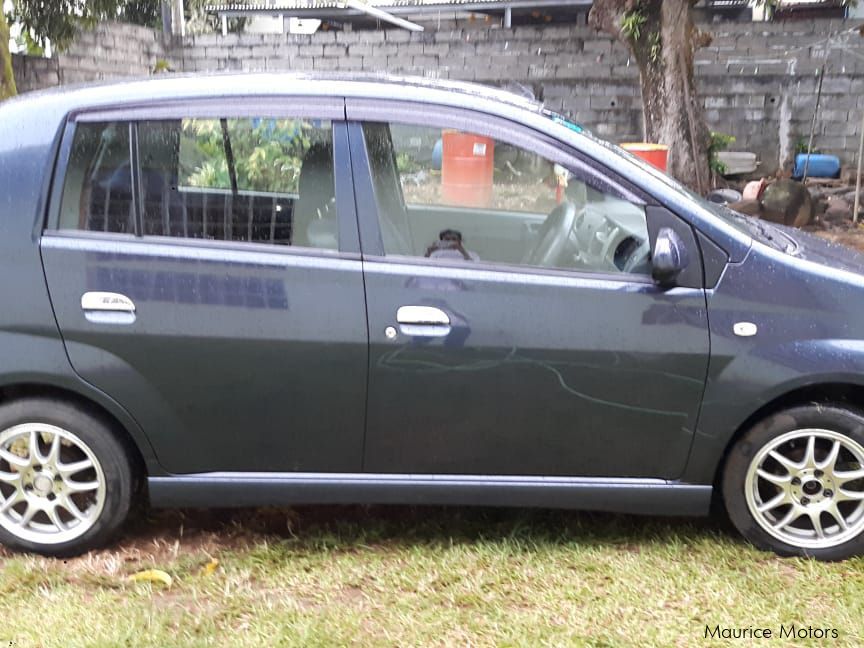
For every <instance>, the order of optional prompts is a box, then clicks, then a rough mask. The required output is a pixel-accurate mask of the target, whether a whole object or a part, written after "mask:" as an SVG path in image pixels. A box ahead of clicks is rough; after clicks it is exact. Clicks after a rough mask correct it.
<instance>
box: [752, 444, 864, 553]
mask: <svg viewBox="0 0 864 648" xmlns="http://www.w3.org/2000/svg"><path fill="white" fill-rule="evenodd" d="M744 488H745V497H746V501H747V506H748V508H749V510H750V514H751V515H752V516H753V518H754V519H755V520H756V522H757V523H758V524H759V525H760V526H761V527H762V528H763V529H764V530H765V531H766V532H767V533H769V534H770V535H771V536H773V537H774V538H776V539H778V540H780V541H782V542H784V543H787V544H789V545H792V546H795V547H800V548H804V549H825V548H829V547H834V546H837V545H840V544H842V543H844V542H846V541H847V540H850V539H851V538H854V537H856V536H857V535H858V534H860V533H861V531H862V530H864V447H862V446H861V445H860V444H858V443H857V442H855V441H853V440H852V439H850V438H849V437H848V436H846V435H843V434H840V433H837V432H833V431H830V430H823V429H801V430H793V431H791V432H787V433H785V434H782V435H780V436H778V437H777V438H775V439H773V440H772V441H771V442H770V443H768V444H766V445H765V446H763V447H762V448H761V449H760V450H759V452H758V453H757V454H756V456H755V457H753V460H752V461H751V462H750V465H749V466H748V469H747V475H746V481H745V485H744Z"/></svg>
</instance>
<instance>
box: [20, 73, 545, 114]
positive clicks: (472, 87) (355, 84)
mask: <svg viewBox="0 0 864 648" xmlns="http://www.w3.org/2000/svg"><path fill="white" fill-rule="evenodd" d="M519 89H520V90H525V92H524V93H523V94H517V93H515V92H510V91H508V90H503V89H500V88H493V87H490V86H484V85H479V84H476V83H468V82H465V81H455V80H450V79H438V78H431V77H418V76H399V75H392V74H384V73H380V74H376V73H356V74H351V73H320V72H319V73H311V72H310V73H304V72H299V73H298V72H246V73H238V72H209V73H188V74H186V73H184V74H171V73H167V74H158V75H154V76H149V77H141V78H129V79H123V80H114V81H101V82H96V83H88V84H78V85H67V86H59V87H55V88H51V89H48V90H42V91H39V92H34V93H28V94H25V95H22V96H21V97H20V98H18V99H17V101H34V102H39V101H47V102H49V103H54V102H55V101H57V100H60V102H61V103H65V105H66V108H67V110H76V109H81V108H85V107H97V106H104V105H114V106H118V105H124V104H133V103H140V102H147V103H150V102H158V101H160V100H161V101H166V100H172V99H175V100H183V99H194V98H204V97H211V98H212V97H214V96H217V97H218V96H226V97H230V96H240V95H250V94H251V95H256V96H291V95H294V96H307V97H308V96H321V97H337V96H344V97H363V98H369V99H379V98H380V99H397V100H399V99H403V100H410V101H413V102H419V103H434V104H453V105H461V106H464V107H466V108H474V109H484V108H485V109H486V110H487V111H489V110H490V108H492V107H493V106H494V105H495V104H497V105H499V106H506V107H509V108H516V109H521V110H525V111H529V112H534V113H538V112H541V111H542V110H543V104H542V103H540V102H538V101H536V100H535V99H534V98H533V97H529V96H526V95H527V93H528V92H530V91H528V90H527V89H524V88H523V87H521V86H519ZM448 97H449V99H450V100H449V101H448ZM492 112H497V111H494V110H492Z"/></svg>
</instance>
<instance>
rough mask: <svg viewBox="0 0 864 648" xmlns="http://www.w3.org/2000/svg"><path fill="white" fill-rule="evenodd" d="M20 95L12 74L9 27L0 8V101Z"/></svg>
mask: <svg viewBox="0 0 864 648" xmlns="http://www.w3.org/2000/svg"><path fill="white" fill-rule="evenodd" d="M16 94H18V90H17V89H16V88H15V77H14V75H13V74H12V55H11V54H10V53H9V25H8V24H7V23H6V16H5V15H4V14H3V11H2V7H0V101H2V100H3V99H8V98H9V97H13V96H15V95H16Z"/></svg>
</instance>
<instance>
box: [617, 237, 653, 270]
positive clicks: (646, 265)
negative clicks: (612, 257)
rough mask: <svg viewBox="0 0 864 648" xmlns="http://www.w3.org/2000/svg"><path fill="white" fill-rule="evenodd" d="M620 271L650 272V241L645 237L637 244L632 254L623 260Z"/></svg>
mask: <svg viewBox="0 0 864 648" xmlns="http://www.w3.org/2000/svg"><path fill="white" fill-rule="evenodd" d="M621 271H622V272H630V273H637V274H650V273H651V241H649V240H648V239H645V240H644V241H642V243H640V244H639V246H638V247H637V248H636V249H635V250H633V252H632V254H630V256H629V257H627V261H625V262H624V267H623V268H621Z"/></svg>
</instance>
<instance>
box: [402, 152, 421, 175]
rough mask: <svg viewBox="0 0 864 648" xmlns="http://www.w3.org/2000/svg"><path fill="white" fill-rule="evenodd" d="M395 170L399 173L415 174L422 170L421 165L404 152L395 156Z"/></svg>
mask: <svg viewBox="0 0 864 648" xmlns="http://www.w3.org/2000/svg"><path fill="white" fill-rule="evenodd" d="M396 168H397V169H398V170H399V173H400V174H402V173H416V172H417V171H420V170H421V169H423V165H421V164H420V163H419V162H417V160H415V159H414V157H413V156H412V155H411V154H410V153H407V152H405V151H400V152H399V153H397V154H396Z"/></svg>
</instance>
